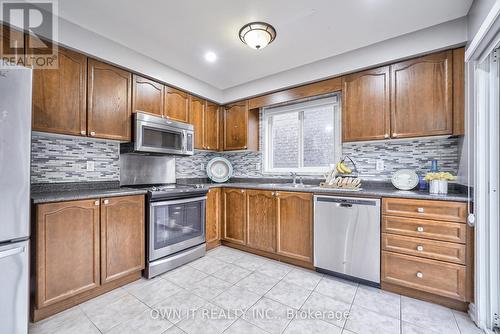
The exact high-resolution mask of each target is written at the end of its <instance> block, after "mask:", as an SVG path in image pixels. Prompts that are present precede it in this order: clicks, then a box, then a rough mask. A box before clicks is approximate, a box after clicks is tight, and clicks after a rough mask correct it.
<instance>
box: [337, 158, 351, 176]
mask: <svg viewBox="0 0 500 334" xmlns="http://www.w3.org/2000/svg"><path fill="white" fill-rule="evenodd" d="M336 169H337V172H339V173H340V174H352V170H351V169H350V168H349V167H347V166H346V164H345V163H344V160H341V161H340V162H338V163H337V165H336Z"/></svg>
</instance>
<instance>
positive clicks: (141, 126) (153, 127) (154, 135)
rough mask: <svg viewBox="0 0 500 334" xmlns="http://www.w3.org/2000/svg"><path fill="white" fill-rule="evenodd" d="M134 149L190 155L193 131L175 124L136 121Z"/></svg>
mask: <svg viewBox="0 0 500 334" xmlns="http://www.w3.org/2000/svg"><path fill="white" fill-rule="evenodd" d="M167 122H168V121H167ZM172 123H173V122H172ZM134 150H135V151H136V152H150V153H166V154H182V155H192V154H193V153H194V151H193V132H192V131H190V130H186V129H182V128H179V127H176V126H168V125H159V124H157V123H154V122H147V121H137V122H136V126H135V147H134Z"/></svg>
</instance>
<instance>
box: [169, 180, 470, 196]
mask: <svg viewBox="0 0 500 334" xmlns="http://www.w3.org/2000/svg"><path fill="white" fill-rule="evenodd" d="M177 182H178V183H182V184H201V185H203V186H205V187H207V188H244V189H262V190H274V191H298V192H309V193H314V194H327V195H332V196H335V195H338V196H349V197H376V198H381V197H399V198H409V199H431V200H441V201H457V202H467V200H468V199H469V197H468V195H467V187H465V186H461V185H458V184H450V186H449V190H448V195H431V194H429V191H428V190H425V191H419V190H411V191H403V190H398V189H396V188H395V187H394V186H393V185H392V184H391V183H390V182H380V181H365V182H363V183H362V185H361V188H362V190H360V191H346V190H337V189H328V188H321V187H319V182H320V180H304V183H305V186H303V187H294V186H293V185H292V184H291V180H286V179H261V178H251V179H249V178H246V179H243V178H242V179H237V178H235V179H232V180H230V181H229V182H226V183H211V182H209V180H208V179H178V180H177Z"/></svg>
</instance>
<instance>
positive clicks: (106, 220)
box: [101, 195, 145, 284]
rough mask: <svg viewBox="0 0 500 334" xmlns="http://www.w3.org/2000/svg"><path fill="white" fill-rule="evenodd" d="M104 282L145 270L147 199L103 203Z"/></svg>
mask: <svg viewBox="0 0 500 334" xmlns="http://www.w3.org/2000/svg"><path fill="white" fill-rule="evenodd" d="M101 204H102V206H101V282H102V283H103V284H104V283H108V282H111V281H113V280H115V279H118V278H121V277H123V276H126V275H128V274H130V273H133V272H136V271H139V270H142V269H144V259H145V245H144V238H145V237H144V227H145V223H144V215H145V213H144V196H142V195H140V196H123V197H112V198H109V199H103V200H101Z"/></svg>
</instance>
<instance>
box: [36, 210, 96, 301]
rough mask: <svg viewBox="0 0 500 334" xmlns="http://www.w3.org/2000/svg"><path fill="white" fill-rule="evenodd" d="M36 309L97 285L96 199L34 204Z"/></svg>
mask: <svg viewBox="0 0 500 334" xmlns="http://www.w3.org/2000/svg"><path fill="white" fill-rule="evenodd" d="M35 244H36V245H35V248H36V251H35V254H36V258H35V263H36V265H35V273H36V292H35V304H36V307H37V308H41V307H44V306H48V305H51V304H54V303H56V302H59V301H62V300H65V299H67V298H69V297H72V296H75V295H78V294H79V293H82V292H84V291H88V290H91V289H94V288H95V287H97V286H99V200H83V201H71V202H58V203H49V204H39V205H37V206H36V234H35Z"/></svg>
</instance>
